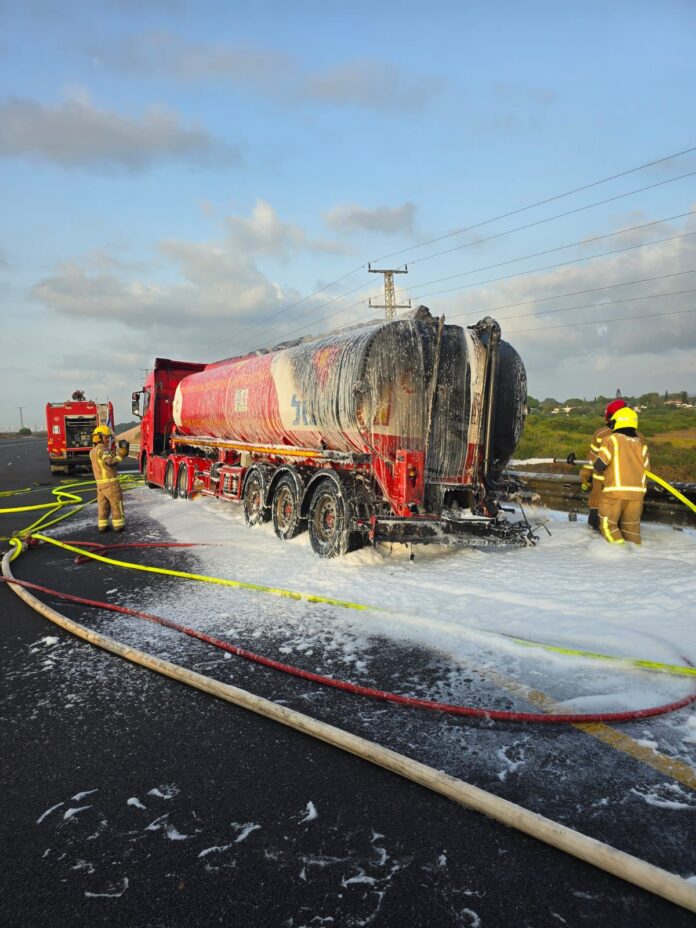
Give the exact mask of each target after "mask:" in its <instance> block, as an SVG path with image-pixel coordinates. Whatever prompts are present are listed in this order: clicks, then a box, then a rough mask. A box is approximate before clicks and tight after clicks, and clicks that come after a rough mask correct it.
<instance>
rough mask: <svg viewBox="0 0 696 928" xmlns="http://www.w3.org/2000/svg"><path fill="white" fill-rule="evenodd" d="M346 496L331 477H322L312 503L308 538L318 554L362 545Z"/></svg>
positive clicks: (334, 554)
mask: <svg viewBox="0 0 696 928" xmlns="http://www.w3.org/2000/svg"><path fill="white" fill-rule="evenodd" d="M347 508H348V507H347V506H346V500H345V497H344V496H343V494H342V493H341V490H340V489H339V487H337V486H336V484H335V483H334V482H333V481H332V480H322V481H321V483H319V485H318V486H317V488H316V490H315V491H314V496H312V500H311V502H310V504H309V518H308V519H307V528H308V529H309V541H310V544H311V545H312V551H314V553H315V554H318V555H319V557H339V556H340V555H342V554H346V553H347V552H348V551H353V550H354V549H355V548H357V547H359V546H360V542H359V539H360V535H359V533H358V532H351V531H350V529H349V526H348V516H347Z"/></svg>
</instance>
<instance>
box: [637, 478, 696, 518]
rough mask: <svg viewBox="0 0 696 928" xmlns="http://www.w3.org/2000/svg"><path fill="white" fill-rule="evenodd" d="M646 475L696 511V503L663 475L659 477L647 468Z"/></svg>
mask: <svg viewBox="0 0 696 928" xmlns="http://www.w3.org/2000/svg"><path fill="white" fill-rule="evenodd" d="M645 476H646V477H647V478H648V480H652V481H653V483H659V485H660V486H661V487H664V488H665V490H667V492H668V493H671V494H672V496H674V497H675V498H676V499H678V500H679V502H680V503H684V505H685V506H687V507H688V508H689V509H690V510H691V511H692V512H696V504H695V503H692V502H691V500H690V499H687V498H686V497H685V496H684V494H683V493H680V492H679V490H677V489H676V488H675V487H673V486H672V484H671V483H667V481H666V480H663V479H662V477H658V476H657V474H651V473H650V471H649V470H646V472H645Z"/></svg>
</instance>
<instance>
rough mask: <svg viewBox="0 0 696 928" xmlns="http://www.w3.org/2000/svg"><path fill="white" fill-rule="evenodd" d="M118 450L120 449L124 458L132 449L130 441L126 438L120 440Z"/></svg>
mask: <svg viewBox="0 0 696 928" xmlns="http://www.w3.org/2000/svg"><path fill="white" fill-rule="evenodd" d="M118 450H119V452H120V454H121V457H122V458H125V457H128V452H129V451H130V444H129V442H127V441H126V440H125V438H122V439H121V440H120V441H119V443H118Z"/></svg>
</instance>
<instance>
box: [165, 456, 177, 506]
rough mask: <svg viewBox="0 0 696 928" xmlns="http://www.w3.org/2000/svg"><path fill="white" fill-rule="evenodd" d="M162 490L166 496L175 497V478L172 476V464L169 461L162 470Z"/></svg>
mask: <svg viewBox="0 0 696 928" xmlns="http://www.w3.org/2000/svg"><path fill="white" fill-rule="evenodd" d="M164 490H165V492H166V494H167V496H171V498H172V499H176V478H175V477H174V464H173V463H172V461H169V463H168V464H167V466H166V468H165V470H164Z"/></svg>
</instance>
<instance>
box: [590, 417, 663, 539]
mask: <svg viewBox="0 0 696 928" xmlns="http://www.w3.org/2000/svg"><path fill="white" fill-rule="evenodd" d="M612 425H613V431H612V433H611V435H609V436H607V437H606V438H603V439H602V444H601V446H600V449H599V452H598V453H597V458H596V460H595V462H594V474H593V478H594V479H597V478H599V479H600V481H601V482H602V495H601V499H600V502H599V523H600V529H601V532H602V534H603V535H604V537H605V538H606V540H607V541H608V542H610V543H611V544H619V545H622V544H624V543H625V542H627V541H630V542H633V544H636V545H639V544H640V517H641V515H642V513H643V498H644V497H645V471H646V470H648V469H649V468H650V461H649V458H648V446H647V445H646V444H645V441H644V440H643V437H642V436H641V435H639V434H638V432H637V428H638V415H637V413H636V411H635V410H634V409H631V408H630V406H624V407H623V408H622V409H618V410H616V412H615V413H614V416H613V419H612Z"/></svg>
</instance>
